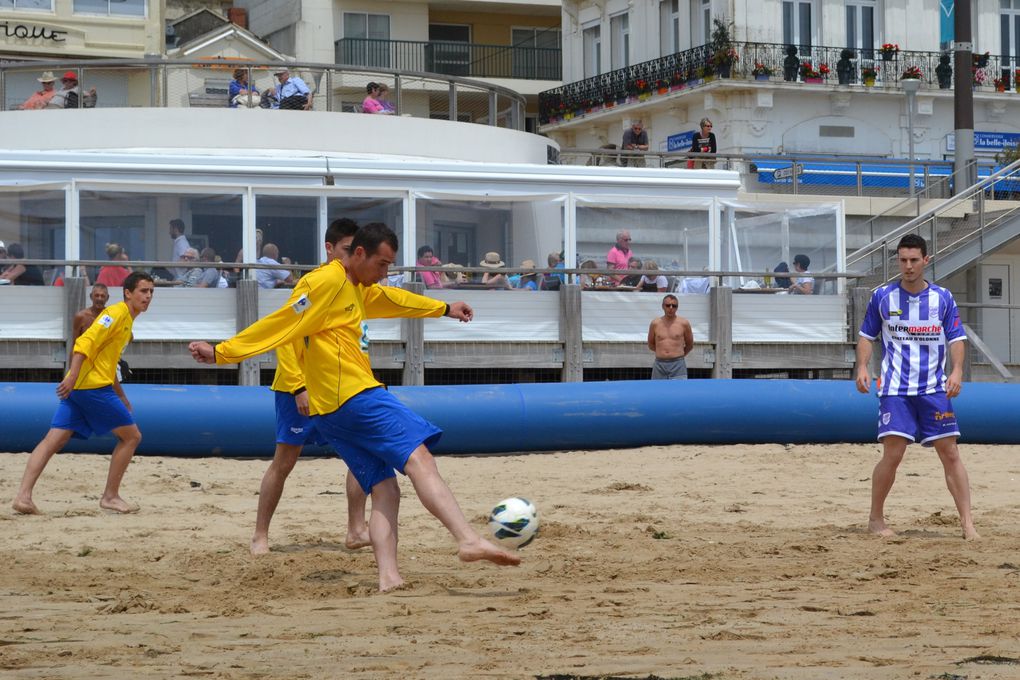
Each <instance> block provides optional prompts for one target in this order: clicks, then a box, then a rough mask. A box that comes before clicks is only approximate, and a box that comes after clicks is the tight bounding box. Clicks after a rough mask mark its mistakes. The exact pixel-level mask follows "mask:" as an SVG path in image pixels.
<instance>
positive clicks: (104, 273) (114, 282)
mask: <svg viewBox="0 0 1020 680" xmlns="http://www.w3.org/2000/svg"><path fill="white" fill-rule="evenodd" d="M106 257H107V258H109V259H111V260H117V261H118V262H126V261H127V259H128V254H127V253H126V252H124V248H122V247H121V246H120V245H118V244H116V243H107V244H106ZM130 273H131V270H130V269H128V268H127V267H122V266H120V265H106V266H105V267H103V268H101V269H100V270H99V276H97V277H96V283H101V284H103V285H104V286H109V287H110V288H120V287H122V286H123V285H124V279H126V278H127V277H128V274H130Z"/></svg>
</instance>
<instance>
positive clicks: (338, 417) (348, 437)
mask: <svg viewBox="0 0 1020 680" xmlns="http://www.w3.org/2000/svg"><path fill="white" fill-rule="evenodd" d="M314 420H315V424H316V426H317V427H318V428H319V432H320V433H322V435H323V436H324V437H326V439H327V440H328V441H329V443H330V444H332V445H333V447H334V448H335V449H336V450H337V451H338V452H340V457H341V458H343V459H344V462H345V463H347V467H348V468H350V470H351V472H352V473H353V474H354V477H355V479H357V480H358V484H360V485H361V488H362V489H363V490H364V491H365V493H371V492H372V487H373V486H375V485H376V484H378V483H379V482H381V481H384V480H386V479H389V478H390V477H395V476H396V474H395V472H394V470H398V471H399V472H400V473H401V474H403V472H404V465H405V464H406V463H407V459H408V458H410V457H411V454H412V453H414V450H415V449H417V448H418V447H419V446H421V445H422V444H424V445H425V446H431V445H432V444H434V443H435V442H437V441H439V438H440V437H441V436H443V431H442V430H440V429H439V428H438V427H436V426H435V425H433V424H432V423H430V422H429V421H427V420H425V419H424V418H422V417H421V416H419V415H418V414H417V413H414V412H413V411H411V409H409V408H407V407H406V406H404V404H403V403H402V402H401V401H400V400H399V399H397V398H396V397H394V396H393V395H392V394H390V393H389V392H387V391H386V390H385V389H383V388H381V387H374V388H372V389H369V390H365V391H364V392H361V393H359V394H356V395H355V396H353V397H351V398H350V399H348V400H347V401H346V402H344V405H343V406H341V407H340V408H339V409H337V410H336V411H333V412H332V413H327V414H326V415H323V416H315V418H314Z"/></svg>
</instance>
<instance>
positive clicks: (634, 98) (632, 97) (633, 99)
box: [627, 94, 638, 104]
mask: <svg viewBox="0 0 1020 680" xmlns="http://www.w3.org/2000/svg"><path fill="white" fill-rule="evenodd" d="M637 100H638V96H637V95H636V94H629V95H627V103H628V104H633V103H634V102H636V101H637Z"/></svg>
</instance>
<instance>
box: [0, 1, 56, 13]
mask: <svg viewBox="0 0 1020 680" xmlns="http://www.w3.org/2000/svg"><path fill="white" fill-rule="evenodd" d="M0 9H23V10H25V11H27V12H32V11H35V12H52V11H53V0H0Z"/></svg>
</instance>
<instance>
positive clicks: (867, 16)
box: [846, 0, 876, 59]
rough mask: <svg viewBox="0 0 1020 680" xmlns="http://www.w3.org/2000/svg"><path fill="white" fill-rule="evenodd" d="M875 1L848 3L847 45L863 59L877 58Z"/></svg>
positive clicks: (859, 0) (853, 0)
mask: <svg viewBox="0 0 1020 680" xmlns="http://www.w3.org/2000/svg"><path fill="white" fill-rule="evenodd" d="M875 14H876V12H875V0H848V2H847V3H846V44H847V47H849V48H850V49H852V50H857V51H858V53H859V54H860V56H861V58H862V59H874V58H875Z"/></svg>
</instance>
